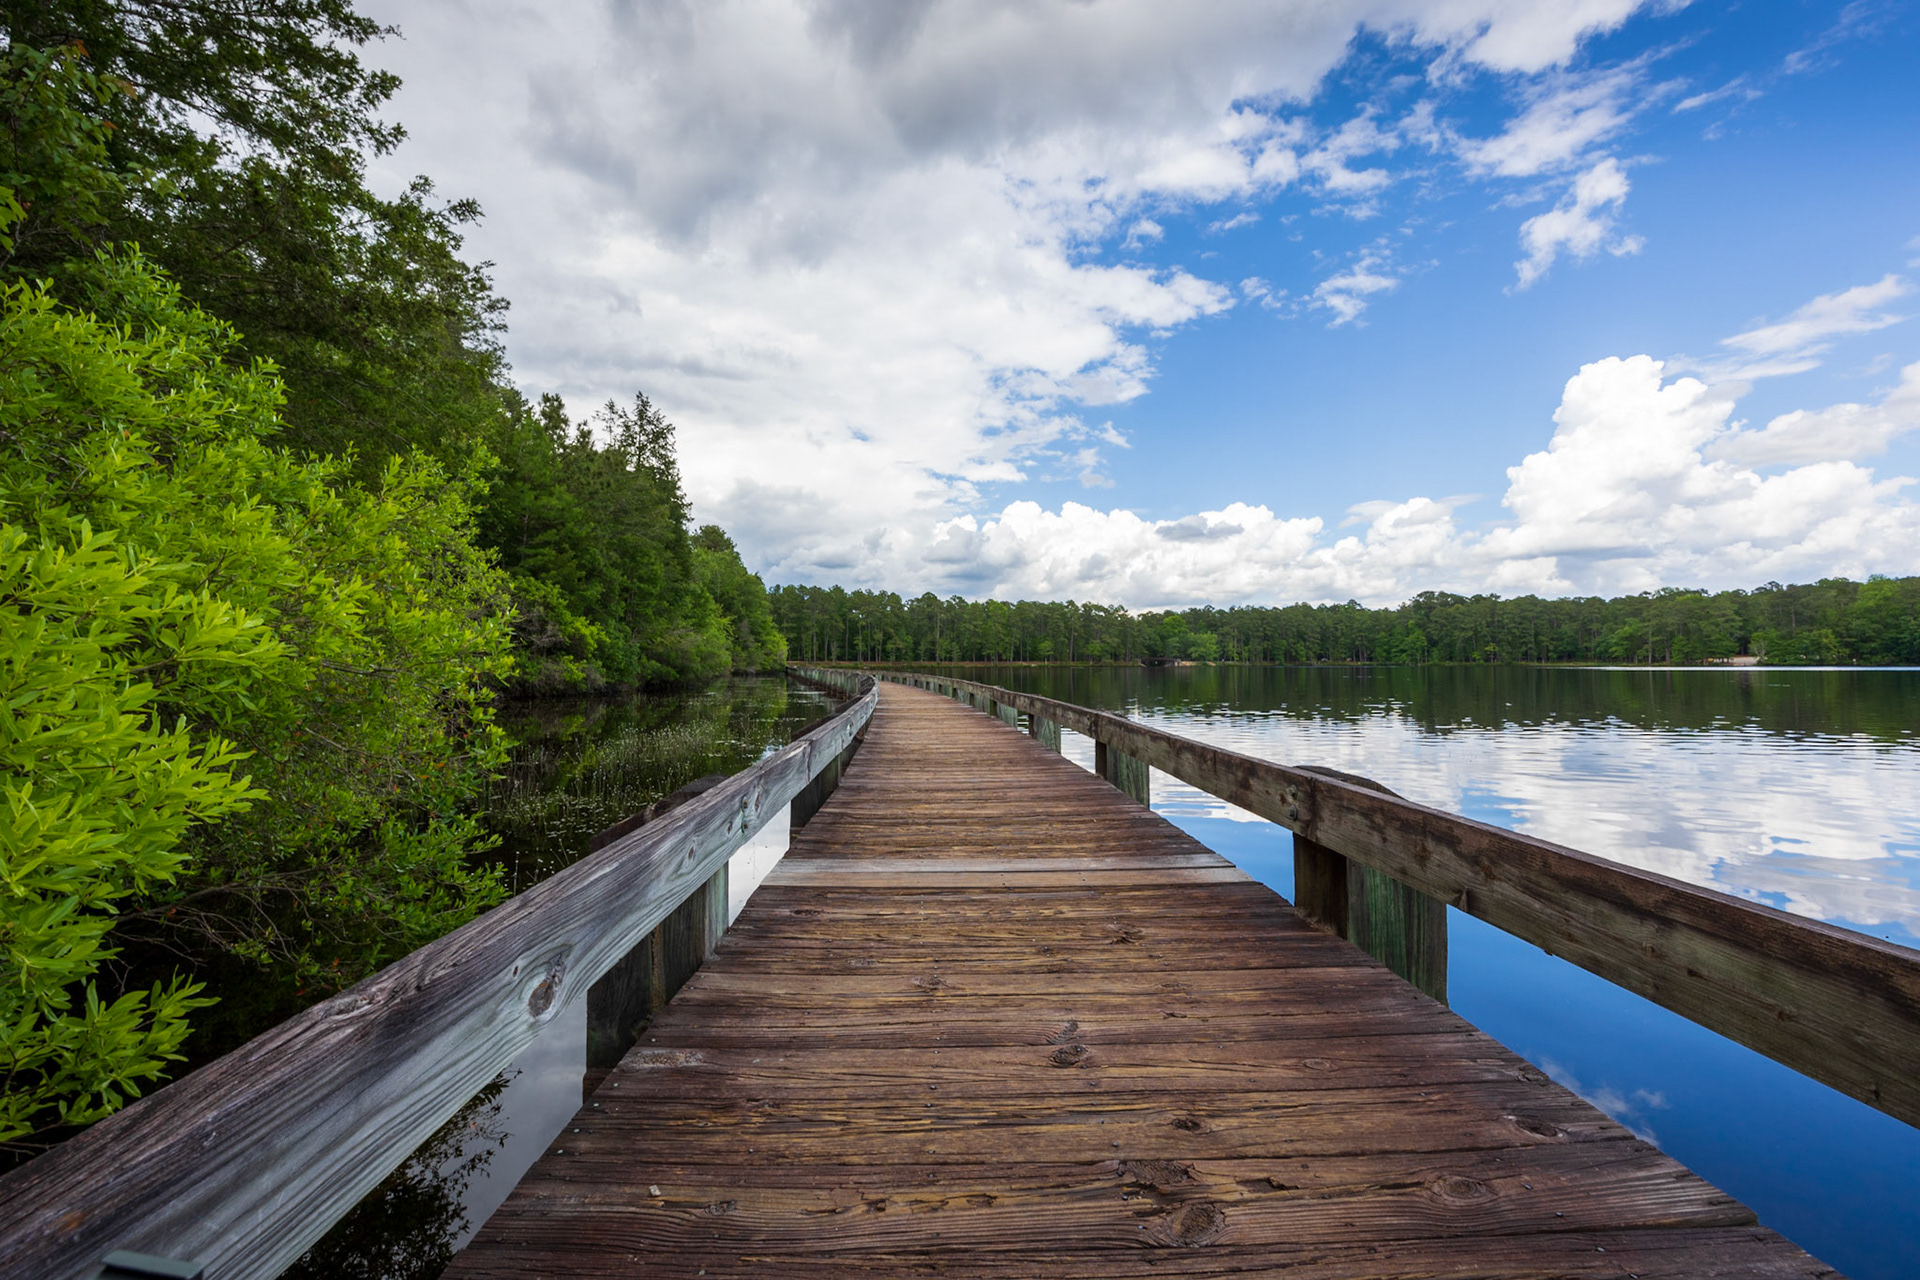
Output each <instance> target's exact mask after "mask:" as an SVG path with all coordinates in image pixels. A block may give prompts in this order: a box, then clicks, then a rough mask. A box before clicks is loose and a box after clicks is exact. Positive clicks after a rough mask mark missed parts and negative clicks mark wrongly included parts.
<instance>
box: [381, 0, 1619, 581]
mask: <svg viewBox="0 0 1920 1280" xmlns="http://www.w3.org/2000/svg"><path fill="white" fill-rule="evenodd" d="M1639 7H1641V4H1640V0H1573V2H1571V3H1563V4H1555V5H1539V4H1535V3H1531V2H1530V0H1438V2H1435V0H1364V2H1362V3H1356V4H1343V5H1326V4H1323V3H1317V2H1313V0H1296V2H1292V3H1272V2H1271V0H1226V2H1223V3H1218V4H1210V5H1206V6H1200V7H1189V8H1181V9H1173V8H1169V7H1168V6H1166V5H1164V4H1162V3H1160V2H1159V0H1104V2H1102V3H1031V2H1021V3H1005V2H1004V0H915V2H913V3H907V2H905V0H902V2H901V3H888V4H871V3H865V2H860V0H811V2H809V0H698V2H694V0H650V2H641V3H630V4H625V3H623V4H604V5H596V6H591V7H589V6H565V7H552V6H530V5H526V4H524V3H508V2H506V0H467V2H466V3H450V2H448V0H434V3H431V4H429V3H426V0H386V2H385V3H376V5H375V16H377V17H379V18H381V19H383V20H392V21H396V22H398V23H399V25H400V26H401V28H402V29H403V31H404V33H405V35H406V39H405V41H403V42H401V43H397V44H392V45H389V46H385V47H383V48H382V49H381V50H380V52H379V54H378V56H379V57H380V59H381V60H382V61H384V62H387V63H388V64H390V65H392V66H393V67H394V68H395V69H396V70H398V71H399V72H400V73H401V75H402V77H403V80H404V81H405V82H406V84H407V88H406V89H405V90H403V94H402V97H401V99H400V101H399V102H398V104H397V112H396V114H397V115H398V116H399V117H400V118H401V119H404V120H405V121H406V122H407V124H408V126H409V129H410V130H411V133H412V136H413V138H414V140H415V141H414V142H413V143H411V144H410V145H409V148H408V149H405V150H403V151H402V152H401V153H400V155H398V156H397V157H395V158H394V159H393V160H392V161H391V162H383V164H390V165H391V168H390V169H388V170H383V171H382V172H381V173H377V174H376V177H380V178H384V180H386V181H389V182H393V183H398V182H399V181H401V180H402V179H403V178H404V176H405V175H406V173H408V172H410V171H411V170H412V169H413V168H416V167H420V168H428V169H430V170H431V171H432V172H433V173H434V174H435V176H436V178H437V179H438V180H439V181H440V182H441V183H442V185H443V186H444V187H445V188H446V189H447V190H449V191H452V192H457V193H459V194H462V195H467V194H471V195H474V196H477V197H478V198H479V199H480V201H481V203H482V204H483V205H484V206H485V207H486V209H487V214H488V218H487V222H486V223H485V224H484V225H483V226H482V227H480V228H479V229H478V231H477V232H476V233H475V235H474V237H473V247H474V249H475V250H477V252H478V254H479V256H482V257H485V258H491V259H493V260H494V261H495V262H496V263H497V264H498V266H497V267H496V269H495V270H496V277H497V280H498V283H499V285H500V288H501V291H502V292H503V293H504V294H505V295H506V296H508V297H509V298H511V299H513V301H514V311H513V313H512V316H511V321H512V330H511V334H510V352H511V355H512V358H513V360H514V362H515V366H516V373H517V376H519V377H520V378H521V379H522V380H523V381H524V382H525V384H526V385H528V386H529V387H532V388H536V389H540V390H548V389H556V390H559V391H561V392H563V393H564V394H566V395H567V396H568V398H569V400H570V401H571V402H572V403H573V404H574V405H575V407H576V408H584V407H585V406H587V405H589V404H591V403H593V402H595V401H597V400H600V399H603V398H605V397H608V396H618V397H623V398H624V397H625V396H627V395H629V394H631V392H632V390H633V389H634V388H635V387H636V386H638V387H644V388H645V389H646V390H647V391H648V392H649V394H650V395H652V396H653V397H654V399H655V400H656V401H657V402H659V403H661V404H663V405H664V406H666V407H667V408H668V409H669V411H670V413H671V414H672V416H673V417H674V419H675V421H676V422H677V423H678V424H679V426H680V428H681V445H682V454H683V463H684V470H685V474H686V477H687V483H688V489H689V492H690V495H691V497H692V498H693V500H694V504H695V508H696V510H697V511H698V512H699V514H700V516H701V518H703V519H717V520H719V521H721V522H723V523H725V524H726V525H727V526H728V527H729V529H732V530H733V531H734V532H735V533H736V535H737V536H738V537H739V539H740V542H741V544H742V546H743V549H744V550H745V551H746V553H747V555H748V558H749V559H750V560H751V561H752V562H753V563H754V564H755V566H756V567H757V568H760V569H762V570H764V571H766V572H768V573H769V575H770V576H771V577H773V578H775V579H777V580H793V579H795V578H803V577H804V578H824V577H836V576H838V577H843V578H846V577H853V576H855V573H854V570H855V568H856V567H858V568H859V569H860V573H859V576H862V577H865V578H867V579H869V580H880V579H886V580H891V581H895V582H902V583H910V582H915V581H921V580H926V579H927V578H928V577H929V576H930V575H931V574H932V573H933V572H934V571H935V569H936V568H937V566H936V565H928V564H923V563H922V562H919V561H917V560H914V559H913V558H912V557H913V556H914V555H916V554H917V548H919V547H920V544H921V541H922V539H920V538H919V537H918V536H917V535H916V534H915V533H914V532H913V531H914V530H926V529H931V528H933V527H934V526H935V525H937V524H939V523H940V522H941V521H943V520H951V519H953V518H955V517H957V516H958V515H960V514H961V513H963V512H965V511H967V510H969V509H972V508H973V507H974V506H975V505H976V504H977V501H978V496H979V491H978V486H979V485H981V484H982V483H986V482H989V481H1014V480H1018V479H1020V478H1022V477H1025V476H1031V475H1034V474H1047V473H1054V472H1058V473H1059V474H1063V475H1066V476H1069V477H1071V476H1076V475H1077V476H1079V477H1080V478H1081V479H1082V482H1083V483H1086V484H1089V485H1098V484H1100V483H1101V482H1102V480H1103V471H1102V469H1101V464H1100V454H1101V450H1102V449H1103V447H1105V446H1106V445H1107V444H1108V443H1110V442H1106V441H1102V440H1101V439H1099V438H1098V433H1097V432H1095V431H1092V430H1090V429H1089V428H1088V427H1087V426H1086V425H1085V424H1084V422H1083V419H1082V414H1083V413H1084V412H1085V411H1086V409H1087V408H1088V407H1090V406H1093V407H1097V406H1100V405H1106V404H1114V403H1120V402H1123V401H1126V400H1128V399H1129V398H1132V397H1136V396H1138V395H1140V394H1141V393H1142V392H1143V391H1144V390H1145V388H1146V387H1147V386H1148V384H1149V382H1150V379H1151V377H1152V373H1153V369H1152V362H1151V358H1150V354H1149V348H1148V345H1147V341H1148V339H1149V338H1150V336H1151V335H1153V334H1155V333H1160V332H1165V331H1168V330H1170V329H1173V328H1176V327H1178V326H1180V325H1183V324H1186V323H1189V322H1191V321H1193V320H1195V319H1197V318H1199V317H1203V316H1206V315H1209V314H1213V313H1216V312H1218V311H1219V310H1221V309H1223V308H1225V307H1227V306H1229V305H1232V303H1233V298H1234V295H1233V294H1232V293H1231V292H1230V291H1229V289H1228V288H1226V287H1225V286H1224V285H1222V284H1220V283H1217V282H1213V281H1209V280H1205V279H1202V278H1199V277H1198V276H1196V275H1194V274H1190V273H1188V272H1185V271H1180V270H1161V269H1152V268H1147V267H1140V266H1132V265H1115V264H1111V263H1106V262H1103V261H1100V260H1098V259H1096V258H1095V257H1093V256H1090V255H1089V254H1088V252H1087V247H1088V246H1089V245H1090V244H1094V243H1110V242H1115V241H1123V240H1124V241H1126V242H1130V243H1131V244H1132V245H1133V246H1134V247H1135V248H1138V247H1140V246H1142V245H1146V244H1150V243H1152V242H1153V241H1154V240H1156V239H1157V238H1159V237H1160V236H1161V235H1163V234H1164V225H1165V224H1164V222H1163V219H1164V218H1165V217H1166V216H1167V212H1166V211H1168V210H1172V211H1173V212H1175V213H1178V212H1179V211H1181V210H1184V209H1190V208H1192V207H1193V205H1194V204H1195V203H1196V202H1215V201H1223V200H1254V199H1258V198H1260V197H1262V196H1263V195H1264V194H1267V193H1271V192H1273V191H1275V190H1278V189H1280V188H1285V187H1289V186H1299V187H1301V188H1303V189H1305V190H1308V191H1311V192H1314V193H1318V194H1323V195H1325V196H1326V197H1327V198H1328V199H1329V200H1330V201H1336V202H1347V204H1348V205H1349V207H1350V210H1351V211H1356V212H1357V211H1359V206H1358V205H1357V204H1354V203H1353V202H1356V201H1358V202H1364V201H1365V200H1366V199H1367V198H1368V197H1369V194H1370V193H1372V192H1375V191H1377V190H1378V189H1379V188H1380V187H1381V186H1382V185H1383V184H1385V183H1387V182H1389V181H1390V180H1391V175H1390V174H1389V173H1388V171H1387V170H1386V169H1385V167H1384V166H1383V163H1382V158H1383V157H1390V156H1392V154H1393V153H1394V151H1395V149H1396V148H1398V147H1400V146H1401V145H1403V134H1404V133H1405V130H1403V129H1400V128H1398V127H1395V126H1391V125H1389V124H1385V123H1381V122H1376V121H1375V120H1374V119H1373V118H1372V117H1371V116H1370V115H1367V114H1364V113H1363V114H1362V115H1360V116H1358V117H1356V118H1355V119H1354V120H1351V121H1349V122H1348V123H1347V124H1345V125H1344V126H1341V127H1339V128H1337V129H1334V130H1332V131H1323V130H1320V131H1317V130H1315V129H1314V128H1313V127H1311V126H1310V125H1308V124H1306V123H1303V119H1302V117H1300V116H1299V115H1298V114H1297V113H1298V110H1299V108H1300V105H1301V104H1303V103H1304V102H1305V101H1307V100H1308V99H1310V98H1311V97H1312V95H1313V93H1314V92H1315V89H1316V87H1317V85H1318V84H1319V83H1320V81H1321V80H1322V78H1323V77H1325V76H1326V75H1327V74H1328V73H1329V72H1330V71H1331V70H1332V69H1334V68H1335V67H1337V66H1338V65H1339V64H1340V63H1341V61H1342V60H1343V59H1344V58H1345V57H1346V56H1347V53H1348V50H1349V48H1350V43H1351V41H1352V39H1353V37H1354V35H1355V33H1356V31H1357V30H1359V29H1361V28H1367V29H1370V30H1373V31H1375V32H1379V33H1382V34H1383V35H1384V36H1385V38H1387V39H1389V40H1392V41H1394V42H1396V43H1398V44H1399V45H1401V46H1402V47H1408V48H1418V49H1420V50H1423V51H1424V52H1425V53H1426V54H1427V55H1428V56H1429V57H1431V58H1433V59H1435V60H1437V61H1438V62H1439V63H1443V64H1448V65H1451V66H1455V67H1469V66H1471V67H1478V68H1485V69H1491V70H1493V71H1495V72H1498V73H1501V74H1508V75H1513V76H1517V77H1527V76H1535V75H1540V74H1543V73H1547V72H1550V71H1552V69H1554V68H1556V67H1558V66H1561V65H1562V64H1565V63H1566V62H1567V61H1568V60H1569V59H1570V58H1572V57H1573V55H1574V54H1575V52H1576V50H1577V49H1578V47H1579V44H1580V41H1581V40H1582V38H1584V37H1585V36H1587V35H1589V34H1591V33H1594V32H1597V31H1604V30H1609V29H1612V28H1614V27H1617V26H1618V25H1619V24H1620V23H1621V22H1623V21H1624V20H1625V19H1626V18H1627V17H1628V16H1629V15H1630V14H1631V13H1632V12H1634V11H1635V10H1636V9H1637V8H1639ZM1429 127H1430V126H1429ZM429 157H430V158H429ZM1392 281H1393V276H1392V274H1391V273H1390V272H1388V271H1386V270H1384V269H1383V268H1382V267H1381V264H1380V263H1378V262H1372V261H1361V262H1358V263H1357V264H1355V265H1354V266H1352V267H1351V269H1349V270H1347V271H1345V272H1341V273H1337V274H1336V275H1335V276H1334V277H1333V278H1331V279H1329V280H1327V281H1325V282H1324V284H1323V285H1322V287H1321V292H1320V293H1319V294H1318V295H1317V296H1316V297H1315V299H1314V301H1315V302H1316V303H1317V304H1318V305H1320V306H1322V307H1324V308H1326V309H1327V310H1328V312H1329V314H1330V315H1331V316H1332V318H1333V319H1334V320H1335V321H1341V320H1345V319H1351V318H1352V317H1353V316H1355V315H1357V314H1358V312H1359V309H1360V307H1362V306H1363V305H1364V304H1365V302H1366V299H1367V298H1368V297H1369V296H1370V295H1371V294H1376V293H1378V292H1380V291H1381V290H1384V289H1386V288H1390V287H1391V285H1392ZM853 475H858V476H860V477H861V478H862V480H861V483H860V484H858V485H849V484H848V482H847V481H848V477H849V476H853Z"/></svg>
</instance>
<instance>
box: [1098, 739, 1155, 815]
mask: <svg viewBox="0 0 1920 1280" xmlns="http://www.w3.org/2000/svg"><path fill="white" fill-rule="evenodd" d="M1093 771H1094V772H1095V773H1097V774H1099V775H1100V776H1101V777H1103V778H1105V779H1106V780H1107V781H1108V782H1111V783H1112V784H1113V785H1114V786H1116V787H1118V788H1120V790H1122V791H1124V792H1126V793H1127V794H1128V795H1129V796H1131V797H1133V799H1134V800H1136V801H1138V802H1139V803H1141V804H1143V805H1148V806H1149V807H1150V806H1151V805H1152V803H1153V802H1152V799H1151V798H1150V795H1149V790H1148V783H1147V779H1148V777H1149V776H1150V775H1149V773H1148V771H1147V762H1146V761H1145V760H1140V759H1136V758H1135V757H1133V756H1130V755H1128V754H1127V753H1126V752H1124V751H1116V750H1114V749H1113V748H1112V747H1109V746H1108V745H1107V744H1106V743H1104V742H1102V741H1100V740H1099V739H1098V738H1096V739H1094V743H1093Z"/></svg>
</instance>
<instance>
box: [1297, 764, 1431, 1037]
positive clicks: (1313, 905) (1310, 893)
mask: <svg viewBox="0 0 1920 1280" xmlns="http://www.w3.org/2000/svg"><path fill="white" fill-rule="evenodd" d="M1302 767H1303V768H1306V769H1309V770H1310V771H1311V772H1314V773H1320V774H1325V775H1327V776H1328V777H1332V778H1338V779H1339V780H1340V781H1342V782H1346V783H1350V784H1352V785H1354V786H1356V787H1366V788H1367V789H1368V790H1370V791H1378V792H1380V793H1381V794H1382V795H1389V796H1390V795H1393V794H1394V793H1393V792H1392V791H1389V790H1388V789H1387V788H1385V787H1383V786H1381V785H1380V784H1379V783H1377V782H1375V781H1373V780H1372V779H1371V778H1362V777H1359V776H1357V775H1355V774H1350V773H1340V772H1337V771H1336V770H1333V769H1321V768H1315V767H1313V766H1311V765H1307V766H1302ZM1293 905H1294V906H1295V907H1297V908H1299V910H1300V913H1301V914H1302V915H1304V916H1306V917H1307V918H1308V919H1309V920H1312V921H1313V922H1314V923H1315V924H1318V925H1319V926H1320V927H1321V928H1323V929H1326V930H1327V931H1328V932H1330V933H1337V934H1339V935H1340V936H1341V937H1343V938H1345V939H1346V940H1347V941H1349V942H1351V943H1353V945H1354V946H1356V947H1359V948H1360V949H1361V950H1362V951H1365V952H1366V953H1367V954H1368V955H1370V956H1372V957H1373V958H1374V959H1376V960H1378V961H1380V962H1381V963H1382V964H1384V965H1386V966H1387V968H1389V969H1391V970H1393V971H1394V972H1395V973H1397V974H1399V975H1400V976H1401V977H1403V978H1405V979H1406V980H1407V981H1408V982H1411V983H1412V984H1413V985H1414V986H1416V987H1418V988H1420V989H1421V990H1422V991H1424V992H1426V993H1427V994H1428V995H1430V996H1432V997H1433V998H1434V999H1435V1000H1438V1001H1440V1003H1442V1004H1445V1003H1446V1002H1447V904H1446V903H1444V902H1441V901H1439V900H1438V899H1436V898H1429V897H1428V896H1427V895H1426V894H1424V893H1421V892H1420V891H1419V890H1418V889H1414V888H1411V887H1409V886H1407V885H1405V884H1402V883H1401V882H1400V881H1398V880H1395V879H1394V878H1393V877H1392V876H1390V875H1387V874H1386V873H1385V872H1382V871H1375V870H1374V869H1373V868H1371V867H1368V866H1363V865H1362V864H1360V863H1358V862H1353V861H1350V860H1349V859H1347V858H1345V857H1343V856H1341V855H1340V854H1337V853H1335V852H1334V851H1333V850H1331V849H1329V848H1327V847H1326V846H1325V845H1321V844H1316V843H1314V842H1313V841H1311V840H1309V839H1307V838H1306V837H1305V836H1301V835H1296V836H1294V838H1293Z"/></svg>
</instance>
